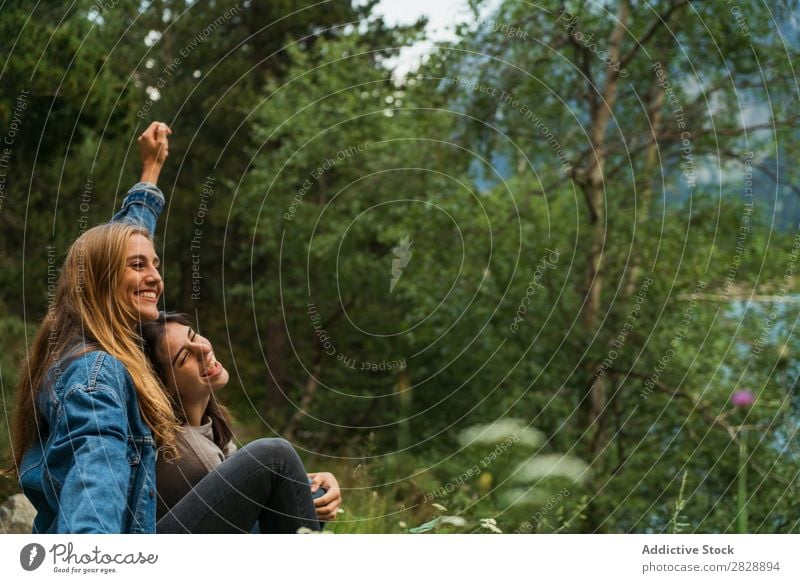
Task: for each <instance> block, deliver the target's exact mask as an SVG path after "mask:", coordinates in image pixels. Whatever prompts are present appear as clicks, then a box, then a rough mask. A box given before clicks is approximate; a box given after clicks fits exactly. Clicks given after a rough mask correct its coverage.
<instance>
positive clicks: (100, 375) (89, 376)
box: [49, 347, 130, 390]
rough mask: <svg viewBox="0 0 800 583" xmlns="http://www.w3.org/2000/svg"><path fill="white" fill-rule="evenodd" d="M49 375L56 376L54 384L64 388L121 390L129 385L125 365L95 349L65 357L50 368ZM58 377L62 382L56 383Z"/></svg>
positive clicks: (90, 348) (110, 355)
mask: <svg viewBox="0 0 800 583" xmlns="http://www.w3.org/2000/svg"><path fill="white" fill-rule="evenodd" d="M49 374H50V375H56V378H55V379H53V380H54V381H56V382H55V384H56V385H61V386H62V387H64V388H67V387H75V386H81V387H83V388H85V389H87V390H92V389H97V388H111V389H122V388H125V387H127V386H128V385H129V384H130V375H129V374H128V371H127V369H126V368H125V365H124V364H122V362H121V361H120V360H119V359H118V358H117V357H115V356H114V355H113V354H111V353H109V352H106V351H105V350H101V349H99V348H95V347H88V348H87V349H86V350H81V351H78V352H73V353H71V354H68V355H66V357H65V358H62V359H60V360H58V361H57V362H56V364H54V365H53V366H52V367H51V369H50V373H49ZM59 376H60V377H62V379H61V381H62V382H58V380H59V379H58V378H57V377H59Z"/></svg>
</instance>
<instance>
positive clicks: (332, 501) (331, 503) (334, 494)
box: [308, 472, 342, 522]
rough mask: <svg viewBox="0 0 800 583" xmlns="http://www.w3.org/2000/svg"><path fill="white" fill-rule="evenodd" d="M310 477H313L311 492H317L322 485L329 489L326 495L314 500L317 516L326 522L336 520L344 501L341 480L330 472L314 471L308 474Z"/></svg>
mask: <svg viewBox="0 0 800 583" xmlns="http://www.w3.org/2000/svg"><path fill="white" fill-rule="evenodd" d="M308 477H309V478H311V492H316V491H317V490H318V489H319V488H320V487H322V488H325V489H326V490H328V491H327V492H326V493H325V495H324V496H320V497H319V498H317V499H316V500H314V506H315V510H316V511H317V518H319V519H320V520H322V521H325V522H330V521H331V520H336V514H337V510H338V508H339V505H340V504H341V503H342V492H341V490H339V482H337V481H336V478H335V477H334V476H333V474H331V473H330V472H314V473H312V474H308Z"/></svg>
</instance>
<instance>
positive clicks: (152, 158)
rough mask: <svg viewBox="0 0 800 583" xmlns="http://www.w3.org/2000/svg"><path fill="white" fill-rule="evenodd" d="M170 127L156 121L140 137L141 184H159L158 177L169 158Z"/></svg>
mask: <svg viewBox="0 0 800 583" xmlns="http://www.w3.org/2000/svg"><path fill="white" fill-rule="evenodd" d="M171 134H172V130H171V129H170V127H169V126H168V125H167V124H165V123H163V122H160V121H154V122H153V123H151V124H150V125H149V126H148V128H147V129H146V130H145V131H144V133H142V135H141V136H139V156H140V157H141V159H142V178H141V182H151V183H153V184H156V183H157V182H158V175H159V174H160V173H161V168H162V167H163V166H164V161H165V160H166V159H167V156H169V136H170V135H171Z"/></svg>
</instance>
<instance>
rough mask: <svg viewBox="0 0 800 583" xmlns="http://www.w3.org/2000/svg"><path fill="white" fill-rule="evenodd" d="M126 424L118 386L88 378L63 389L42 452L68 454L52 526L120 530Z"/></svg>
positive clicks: (59, 458) (57, 459)
mask: <svg viewBox="0 0 800 583" xmlns="http://www.w3.org/2000/svg"><path fill="white" fill-rule="evenodd" d="M127 430H128V421H127V411H126V406H125V404H124V403H123V401H122V399H121V396H120V395H119V391H118V390H116V389H114V388H112V387H109V386H104V385H102V384H100V383H96V382H91V381H90V382H89V383H79V384H76V385H74V386H72V387H70V388H69V389H68V390H67V392H66V393H65V394H64V397H63V399H62V400H61V407H60V410H59V411H58V420H57V422H56V425H55V427H54V435H53V440H52V444H51V446H50V447H49V448H48V453H47V457H48V458H50V459H51V460H52V464H53V465H56V464H63V460H65V459H70V460H71V463H70V464H69V468H68V470H67V472H66V474H65V475H64V476H63V479H64V481H63V483H62V484H60V492H59V493H58V518H57V522H56V531H57V532H60V533H121V532H123V528H124V521H125V513H126V509H127V506H128V485H129V481H130V472H131V468H130V465H129V463H128V459H127V434H128V431H127ZM45 463H47V461H46V462H45Z"/></svg>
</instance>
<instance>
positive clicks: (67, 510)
mask: <svg viewBox="0 0 800 583" xmlns="http://www.w3.org/2000/svg"><path fill="white" fill-rule="evenodd" d="M163 207H164V195H163V194H162V193H161V191H160V190H159V189H158V188H157V187H156V186H155V185H152V184H146V183H139V184H136V185H135V186H134V187H133V188H131V190H130V191H129V192H128V196H127V197H126V198H125V200H124V201H123V203H122V208H121V209H120V211H119V212H118V213H117V214H116V215H114V218H113V219H112V221H125V222H129V223H132V224H136V225H141V226H144V227H145V228H146V229H148V230H149V231H150V233H151V234H152V233H154V232H155V228H156V223H157V221H158V217H159V215H160V214H161V210H162V209H163ZM77 341H78V343H80V339H77ZM37 408H38V412H39V415H40V439H39V441H38V442H37V443H35V444H34V446H33V447H31V448H30V449H29V450H28V451H27V452H26V453H25V455H24V457H23V459H22V464H21V465H20V486H21V487H22V491H23V492H24V493H25V495H26V496H27V497H28V499H29V500H30V501H31V502H32V503H33V505H34V506H35V507H36V510H37V515H36V519H35V521H34V523H33V532H34V533H154V532H155V531H156V492H155V487H156V486H155V484H156V481H155V467H156V444H155V441H154V440H153V436H152V433H151V431H150V428H149V427H148V426H147V424H146V423H145V422H144V420H143V419H142V417H141V414H140V413H139V402H138V397H137V393H136V389H135V387H134V385H133V381H132V379H131V377H130V375H129V374H128V372H127V371H126V369H125V367H124V366H123V365H122V363H120V362H119V361H118V360H117V359H116V358H114V357H113V356H111V355H110V354H108V353H106V352H103V351H91V352H86V353H84V354H82V355H80V356H77V357H75V356H72V357H69V356H67V357H64V358H62V359H61V360H59V361H58V362H57V363H56V364H55V365H54V366H53V367H51V369H50V371H49V373H48V375H47V377H46V381H45V385H44V387H43V388H42V391H41V392H40V393H39V396H38V401H37Z"/></svg>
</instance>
